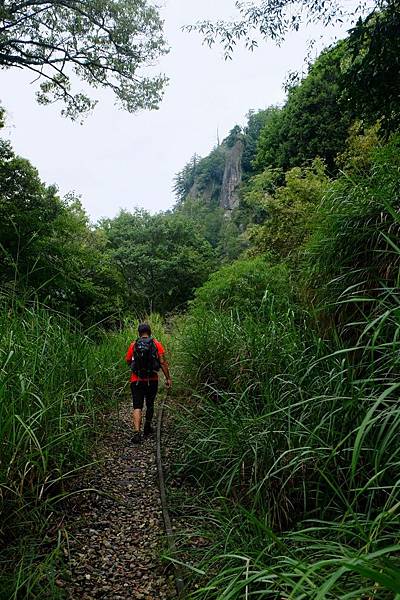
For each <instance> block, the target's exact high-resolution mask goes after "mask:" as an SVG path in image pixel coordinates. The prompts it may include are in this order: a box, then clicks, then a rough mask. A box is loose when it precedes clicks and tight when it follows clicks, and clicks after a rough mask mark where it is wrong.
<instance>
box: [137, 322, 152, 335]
mask: <svg viewBox="0 0 400 600" xmlns="http://www.w3.org/2000/svg"><path fill="white" fill-rule="evenodd" d="M138 333H139V336H140V337H144V336H150V335H151V329H150V325H148V324H147V323H140V325H139V327H138Z"/></svg>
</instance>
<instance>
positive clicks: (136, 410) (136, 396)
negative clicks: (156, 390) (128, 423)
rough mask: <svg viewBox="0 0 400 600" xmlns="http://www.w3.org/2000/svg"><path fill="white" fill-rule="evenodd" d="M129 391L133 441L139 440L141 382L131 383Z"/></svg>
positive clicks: (141, 401) (141, 407)
mask: <svg viewBox="0 0 400 600" xmlns="http://www.w3.org/2000/svg"><path fill="white" fill-rule="evenodd" d="M131 392H132V404H133V412H132V421H133V429H134V431H135V433H134V436H133V441H134V442H140V426H141V424H142V410H143V404H144V390H143V384H142V383H140V382H139V383H135V382H132V383H131Z"/></svg>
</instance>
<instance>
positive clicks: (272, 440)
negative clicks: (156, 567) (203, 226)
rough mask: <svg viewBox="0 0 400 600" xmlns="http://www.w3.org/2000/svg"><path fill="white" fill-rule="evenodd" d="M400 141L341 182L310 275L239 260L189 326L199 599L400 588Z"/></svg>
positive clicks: (183, 347)
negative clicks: (201, 541)
mask: <svg viewBox="0 0 400 600" xmlns="http://www.w3.org/2000/svg"><path fill="white" fill-rule="evenodd" d="M398 144H399V137H396V138H394V139H393V140H392V141H391V142H390V143H389V145H387V146H385V147H382V148H381V149H378V150H376V151H375V152H373V154H372V156H370V158H369V161H367V162H369V165H368V167H364V170H363V173H362V175H361V173H359V174H358V175H357V177H359V178H360V181H358V180H357V177H354V171H353V172H352V176H351V177H350V173H349V174H348V173H344V174H343V175H342V176H341V177H340V178H339V179H338V180H337V181H336V182H334V183H333V184H332V185H331V186H330V188H329V193H327V194H326V202H323V203H322V204H320V205H319V206H317V207H316V210H317V218H316V219H314V225H313V228H312V232H311V235H310V238H309V240H308V241H307V242H304V243H303V249H302V262H301V265H302V266H301V269H299V267H298V266H296V265H298V264H299V263H298V262H297V261H296V262H295V263H290V262H289V263H288V262H287V257H286V252H285V251H283V252H281V262H280V263H279V262H278V264H274V265H271V264H270V265H268V259H267V260H266V259H265V258H262V257H257V258H254V259H249V260H247V261H245V262H242V261H240V262H237V263H233V264H232V265H231V266H230V267H229V268H225V269H223V270H221V271H219V272H218V273H216V274H215V275H213V277H212V278H211V279H210V280H209V282H208V283H207V284H206V285H205V286H204V287H203V288H202V289H200V290H198V292H197V293H196V300H195V302H194V303H193V305H192V307H191V309H190V312H189V315H188V317H186V319H184V321H183V323H182V325H181V329H180V336H181V337H180V340H179V341H178V342H177V346H178V350H177V360H178V361H179V364H180V369H181V372H182V382H186V381H188V380H190V381H191V382H194V383H195V384H196V391H195V393H196V396H197V402H196V403H195V405H193V407H191V406H190V405H189V407H187V406H186V407H184V406H182V407H181V408H180V411H183V412H184V415H183V418H182V419H181V428H182V429H181V430H182V435H183V436H184V438H185V445H184V448H183V450H182V454H181V466H180V471H181V475H186V477H190V479H191V481H193V482H195V484H196V489H197V490H198V492H199V493H200V499H199V497H198V499H197V503H198V505H199V509H198V514H197V516H196V530H195V532H196V533H195V535H201V536H202V538H203V539H206V540H207V541H208V544H207V546H206V548H205V549H204V552H203V553H201V555H200V559H198V560H197V563H196V564H195V568H196V573H197V576H200V589H198V590H197V591H196V592H194V593H193V595H192V596H191V597H193V598H215V599H217V598H218V599H222V598H226V599H228V598H237V599H240V598H244V597H245V596H244V594H245V593H246V594H248V596H249V597H259V598H281V597H293V598H301V597H305V598H332V599H333V598H343V597H346V598H360V597H372V596H373V597H376V598H392V597H393V594H399V593H400V585H399V582H398V578H397V577H396V576H395V573H396V572H397V571H398V569H399V567H400V564H399V558H398V556H399V549H400V547H399V545H398V527H399V525H400V523H399V517H398V511H397V507H398V503H399V501H400V497H399V489H398V476H399V464H400V463H399V456H398V454H399V449H398V431H399V424H400V421H399V409H398V391H399V387H400V362H399V334H400V321H399V304H398V295H399V291H400V290H399V265H400V248H398V246H397V245H396V240H398V227H399V223H400V222H399V217H398V202H399V191H400V176H399V172H400V171H399V168H398V160H399V159H398V156H399V153H398ZM361 176H362V179H361ZM295 227H296V224H295V223H294V224H292V228H295ZM283 259H285V260H286V265H285V263H284V262H282V261H283ZM275 262H276V257H275ZM291 265H292V266H291ZM288 268H289V271H288ZM293 268H294V272H293V273H292V275H290V271H291V269H293ZM316 277H318V278H319V279H318V285H317V286H316V287H317V290H318V294H317V298H316V297H315V295H314V294H310V289H313V286H315V281H316V279H315V278H316ZM250 282H251V283H250ZM326 286H327V287H326ZM325 289H327V292H325V293H324V291H325ZM320 292H322V293H321V294H320ZM315 309H318V310H317V311H316V310H315ZM332 310H333V311H334V312H335V313H336V314H338V315H340V316H341V318H340V319H339V321H338V324H337V326H335V323H334V322H333V321H331V320H329V319H327V317H328V316H329V315H330V314H331V312H332ZM345 317H346V318H345ZM349 317H350V318H349ZM210 339H212V340H213V344H212V345H210ZM178 417H179V415H178ZM188 421H189V422H190V423H191V426H190V428H188V427H187V422H188ZM202 495H203V497H204V499H203V500H202ZM189 502H193V500H190V499H189ZM203 511H204V517H203ZM210 511H211V512H210ZM199 519H200V523H202V522H203V528H202V529H201V531H200V530H198V527H199V525H198V523H199ZM210 520H211V523H212V525H210V526H209V524H210ZM193 559H194V557H193ZM201 582H203V583H204V585H202V583H201Z"/></svg>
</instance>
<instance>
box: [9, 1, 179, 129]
mask: <svg viewBox="0 0 400 600" xmlns="http://www.w3.org/2000/svg"><path fill="white" fill-rule="evenodd" d="M162 26H163V22H162V20H161V19H160V16H159V14H158V11H157V10H156V8H154V6H152V5H151V3H150V2H149V0H19V1H16V0H3V2H0V66H1V67H5V68H10V67H18V68H22V69H28V70H29V71H32V72H33V73H35V75H37V80H39V81H40V88H39V91H38V92H37V98H38V101H39V102H40V103H41V104H48V103H50V102H54V101H57V100H61V101H63V102H64V104H65V108H64V109H63V111H62V113H63V114H65V115H68V116H70V117H71V118H77V117H78V116H79V115H81V114H82V113H85V112H87V111H88V110H90V109H91V108H93V106H94V105H95V104H96V101H95V100H94V99H93V98H91V97H89V96H88V95H87V93H86V91H85V90H83V91H80V92H78V91H76V90H75V89H73V88H74V87H75V85H76V80H77V79H80V80H82V81H83V82H85V84H86V87H87V85H89V86H90V87H92V88H108V89H111V90H112V91H113V93H114V94H115V96H116V97H117V99H118V102H119V104H120V105H121V106H122V107H123V108H124V109H126V110H128V111H129V112H134V111H136V110H138V109H141V108H157V107H158V104H159V102H160V100H161V97H162V91H163V88H164V85H165V83H166V78H165V77H164V76H162V75H154V76H151V77H147V76H145V75H143V73H142V68H143V67H146V66H150V65H152V64H153V63H154V62H155V60H156V59H158V58H159V57H160V56H161V55H162V54H165V53H166V52H167V51H168V50H167V48H166V45H165V41H164V39H163V35H162Z"/></svg>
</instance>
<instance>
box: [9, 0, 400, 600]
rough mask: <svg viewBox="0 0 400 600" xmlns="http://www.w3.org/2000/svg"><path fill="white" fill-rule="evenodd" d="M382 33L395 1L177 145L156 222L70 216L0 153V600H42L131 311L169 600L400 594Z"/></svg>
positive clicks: (79, 212)
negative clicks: (218, 127)
mask: <svg viewBox="0 0 400 600" xmlns="http://www.w3.org/2000/svg"><path fill="white" fill-rule="evenodd" d="M95 4H96V3H95ZM95 8H96V6H95V5H94V6H93V10H95ZM0 13H1V11H0ZM110 14H112V12H111V13H110ZM108 16H110V15H108ZM1 18H2V16H1V14H0V20H1ZM7 18H8V17H7ZM10 18H11V17H10ZM110 18H111V17H110ZM146 19H147V20H148V21H149V23H150V25H151V27H150V25H149V27H150V29H151V28H153V29H152V31H153V33H154V34H155V35H156V33H157V32H158V31H159V28H160V26H161V25H160V22H159V20H158V18H157V16H156V14H155V13H153V12H151V11H150V12H149V13H146ZM18 22H19V21H18ZM69 25H70V27H71V28H72V29H73V30H74V27H77V25H76V23H75V21H74V22H72V21H71V22H70V24H69ZM103 25H104V23H103ZM122 25H123V26H124V27H125V26H126V22H125V21H123V23H122ZM122 25H121V27H122ZM7 26H8V25H7ZM98 26H99V25H98V23H97V25H96V27H98ZM57 27H58V25H57ZM124 27H122V29H118V30H117V33H118V35H119V36H120V38H118V39H120V43H121V47H122V48H123V50H124V54H123V55H124V57H125V58H126V57H127V56H128V59H129V57H130V59H132V56H131V55H130V54H129V52H128V51H127V46H126V45H125V44H126V43H127V42H126V39H127V38H126V36H128V37H129V35H130V32H126V31H125V29H124ZM150 29H146V32H147V34H148V33H149V31H150ZM78 30H79V32H80V33H82V27H81V24H80V25H79V28H78ZM398 31H400V8H399V5H398V2H396V1H392V0H390V1H387V2H384V3H379V10H378V9H376V10H374V11H373V12H372V13H371V14H370V15H369V16H368V17H366V18H363V19H362V18H360V19H359V20H358V22H357V23H356V25H355V26H354V27H353V29H352V30H351V31H350V32H349V34H348V37H347V38H346V39H345V40H342V41H340V42H338V43H337V44H335V45H333V46H332V47H330V48H327V49H325V50H324V51H323V52H322V53H321V54H320V56H319V57H318V58H317V59H316V60H315V62H314V63H313V64H312V65H310V67H309V70H308V73H307V75H305V76H304V77H303V78H302V79H297V78H294V79H293V80H292V81H291V84H290V87H289V89H288V91H287V97H286V99H285V102H284V103H283V104H282V105H280V106H273V105H270V103H269V99H268V98H265V108H263V109H262V110H254V109H250V107H249V112H248V115H247V117H246V122H245V124H244V125H243V126H239V125H237V124H232V129H231V131H230V132H229V134H228V135H227V137H226V138H225V139H223V140H222V141H219V140H218V142H217V144H216V145H215V147H214V148H213V149H212V150H211V152H210V153H209V154H208V155H207V156H205V157H200V156H198V155H197V154H195V153H194V154H193V156H192V158H190V159H189V161H188V163H187V164H186V165H184V166H183V168H182V170H181V171H180V172H179V173H177V174H176V176H175V179H174V190H173V192H174V193H175V202H174V206H173V208H171V210H169V211H166V212H159V213H157V214H151V213H150V212H147V211H145V210H143V209H138V208H134V207H132V209H131V210H129V211H128V210H123V211H121V212H120V213H119V214H118V215H116V216H115V217H114V218H104V219H101V220H99V221H98V222H97V223H95V224H93V223H91V222H90V219H89V217H88V215H87V214H86V213H85V210H84V209H83V207H82V204H81V201H80V199H79V197H76V196H74V195H69V196H67V197H64V198H63V197H61V196H60V194H59V192H58V190H57V188H56V186H49V185H47V184H45V183H43V182H42V180H41V177H40V174H39V173H38V171H37V170H36V169H35V167H34V166H33V165H32V164H31V163H30V162H29V161H28V160H26V159H24V158H22V157H20V156H18V155H17V154H16V153H15V152H14V150H13V148H12V146H11V144H10V143H9V142H7V141H5V140H4V139H2V140H1V141H0V257H1V267H0V303H1V319H0V321H1V330H0V336H1V341H0V366H1V371H2V379H1V384H0V434H1V447H2V456H1V461H0V507H1V522H0V542H1V549H0V598H1V599H3V598H4V600H9V599H11V598H15V599H17V598H62V597H65V595H64V592H63V590H62V589H61V588H60V586H59V585H58V584H57V581H58V580H57V576H58V574H59V573H60V571H62V569H63V568H64V566H63V565H64V562H63V561H64V558H65V555H66V552H64V549H65V548H66V546H67V544H68V539H67V537H68V534H67V532H65V531H64V529H63V527H62V523H63V516H62V502H61V500H62V499H63V498H64V497H65V496H68V493H69V487H68V486H69V482H70V480H71V478H72V477H74V476H75V475H76V473H77V472H78V471H79V469H80V468H81V467H82V465H84V464H85V463H86V462H87V461H89V460H90V458H89V457H90V452H91V448H92V447H93V444H94V441H93V440H94V439H96V435H97V433H98V432H99V431H100V430H101V428H102V427H103V426H104V422H105V421H106V417H107V414H108V413H109V411H110V410H111V409H112V408H113V407H115V406H117V405H118V403H119V402H120V401H121V399H122V398H124V384H125V379H126V368H125V365H124V364H123V357H124V351H125V350H126V347H127V344H128V342H130V341H131V339H132V335H133V334H132V331H133V330H132V327H133V325H135V326H136V324H137V321H138V320H139V319H144V318H147V317H148V316H149V315H150V314H151V313H152V314H153V317H152V318H153V321H154V322H155V323H156V324H158V325H159V327H160V329H161V328H162V325H161V324H160V323H161V322H162V321H165V322H167V325H168V330H169V331H170V332H171V333H172V339H173V341H172V368H173V373H174V378H175V379H176V380H177V386H176V392H175V394H174V397H173V400H172V409H171V410H172V414H173V421H174V432H175V435H176V440H177V443H176V446H177V447H176V449H175V451H174V453H173V456H174V460H175V464H174V467H173V469H172V474H171V486H173V485H175V488H174V492H171V496H170V501H171V502H173V503H174V515H175V518H176V522H177V524H180V523H182V522H183V523H184V526H185V529H184V528H183V526H182V528H181V530H180V532H179V531H178V550H177V554H176V555H175V556H168V557H167V559H168V560H172V561H177V562H178V563H180V564H183V565H185V575H186V578H187V581H188V587H187V597H188V598H200V599H215V600H228V599H229V600H232V599H237V600H239V599H246V600H247V599H248V598H250V597H251V598H265V599H267V598H276V599H277V600H278V599H282V598H288V599H289V598H291V599H292V598H293V599H298V600H300V599H301V598H315V599H318V598H331V599H332V600H333V599H338V598H349V599H350V598H354V599H356V598H357V599H361V598H366V599H367V598H368V599H372V598H374V599H375V598H376V599H382V600H383V599H389V598H400V579H399V570H400V559H399V556H400V544H399V525H400V522H399V506H400V492H399V481H400V479H399V478H400V470H399V465H400V458H399V456H398V454H399V431H400V411H399V389H400V352H399V350H400V341H399V340H400V305H399V292H400V270H399V269H400V242H399V240H400V216H399V215H400V129H399V128H400V99H399V89H400V64H399V56H400V42H399V39H400V38H399V36H398ZM114 33H115V32H114ZM128 34H129V35H128ZM157 35H158V33H157ZM157 40H158V42H157V43H158V45H159V48H158V51H159V52H163V51H164V46H163V43H162V41H161V39H159V38H157ZM149 44H150V46H149V47H150V48H152V52H154V53H155V52H156V50H157V49H156V46H157V44H155V45H153V46H154V47H153V46H152V45H151V42H150V41H149ZM142 51H143V52H144V54H145V49H143V48H142ZM46 56H47V55H46ZM138 56H139V55H138ZM42 58H43V57H42ZM139 58H140V61H139V63H141V62H143V60H144V55H143V56H142V55H141V54H140V56H139ZM124 60H125V59H124ZM128 63H129V60H128ZM129 64H130V63H129ZM89 67H90V64H86V66H85V69H89ZM111 67H112V65H111ZM119 68H120V69H121V70H122V73H120V76H121V77H122V80H121V81H123V82H124V81H125V80H124V77H126V73H125V70H124V69H125V68H128V66H127V64H125V62H123V63H122V64H119ZM129 68H130V67H129ZM77 69H78V70H77V72H78V74H79V72H80V71H79V67H77ZM106 71H107V70H106ZM84 72H85V73H86V71H84ZM88 73H89V74H87V73H86V76H87V77H89V83H90V84H91V85H93V87H96V78H95V75H94V74H93V72H91V71H90V69H89V72H88ZM124 73H125V75H124ZM106 75H107V72H106ZM99 76H100V75H99ZM61 81H64V80H61ZM101 81H102V83H101V85H108V83H107V81H108V79H107V77H106V78H105V79H101ZM53 84H54V85H53ZM53 84H52V85H51V86H50V87H49V88H48V89H47V88H46V86H45V88H46V89H47V93H49V94H54V93H56V95H57V85H58V84H57V76H56V80H55V83H54V82H53ZM162 85H163V80H162V79H157V80H152V81H151V82H149V83H148V86H150V87H149V89H147V88H146V81H145V80H142V81H141V83H140V85H139V92H137V91H136V92H135V93H138V94H139V97H138V98H136V104H137V105H140V106H148V105H153V104H154V105H155V104H157V102H158V100H159V99H160V93H161V91H160V90H161V87H162ZM54 86H55V87H54ZM46 89H45V90H44V92H46ZM146 89H147V92H146ZM54 90H56V92H54ZM128 91H129V93H130V94H134V90H132V89H130V88H129V90H126V89H125V88H124V86H123V87H122V89H121V87H117V91H116V93H117V96H118V97H120V96H121V94H122V101H123V102H124V103H125V104H127V105H128V108H132V109H133V108H134V104H135V103H134V101H133V99H132V98H131V97H130V96H129V97H128V96H126V94H127V93H128ZM58 94H59V95H60V94H61V97H62V99H63V100H64V101H65V102H67V106H68V107H69V108H68V110H69V111H71V112H72V113H73V114H75V111H78V113H79V112H80V108H79V102H78V104H76V102H77V99H76V98H75V103H74V101H73V98H72V97H70V95H69V93H68V87H66V88H65V89H64V91H63V92H61V91H60V90H58ZM120 99H121V98H120ZM78 100H79V99H78ZM45 101H46V100H43V102H45ZM80 102H81V103H83V105H82V106H83V108H86V109H87V108H88V105H87V102H89V100H88V99H85V98H81V99H80ZM82 106H81V109H82ZM6 120H7V115H6V114H4V112H3V111H2V112H1V114H0V127H4V122H5V121H6ZM193 150H194V152H195V150H196V149H195V148H194V149H193ZM188 423H189V424H190V426H188ZM177 482H178V486H177ZM178 529H179V527H178ZM199 540H200V541H199Z"/></svg>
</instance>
